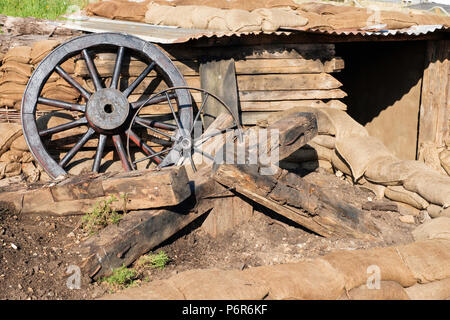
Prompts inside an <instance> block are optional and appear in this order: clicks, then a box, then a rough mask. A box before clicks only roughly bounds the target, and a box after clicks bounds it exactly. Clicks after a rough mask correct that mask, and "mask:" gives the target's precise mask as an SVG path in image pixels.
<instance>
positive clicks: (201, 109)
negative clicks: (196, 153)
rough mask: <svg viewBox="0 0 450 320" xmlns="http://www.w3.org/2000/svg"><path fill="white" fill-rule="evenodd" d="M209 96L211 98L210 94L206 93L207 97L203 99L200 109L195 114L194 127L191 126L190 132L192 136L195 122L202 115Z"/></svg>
mask: <svg viewBox="0 0 450 320" xmlns="http://www.w3.org/2000/svg"><path fill="white" fill-rule="evenodd" d="M208 98H209V94H208V93H206V95H205V99H203V102H202V105H201V106H200V109H199V110H198V113H197V115H196V116H195V119H194V122H192V128H191V132H190V134H191V136H192V132H193V131H194V128H195V123H196V122H197V120H198V117H200V113H202V111H203V108H204V107H205V104H206V101H207V100H208Z"/></svg>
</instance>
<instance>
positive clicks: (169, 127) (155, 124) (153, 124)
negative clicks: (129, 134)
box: [136, 117, 177, 131]
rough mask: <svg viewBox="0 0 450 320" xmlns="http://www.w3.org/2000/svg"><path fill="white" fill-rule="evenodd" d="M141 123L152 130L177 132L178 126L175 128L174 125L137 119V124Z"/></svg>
mask: <svg viewBox="0 0 450 320" xmlns="http://www.w3.org/2000/svg"><path fill="white" fill-rule="evenodd" d="M137 121H139V122H140V123H143V124H145V125H147V126H150V127H152V128H159V129H164V130H172V131H173V130H177V126H174V125H173V124H169V123H164V122H159V121H155V120H151V119H145V118H141V117H136V122H137Z"/></svg>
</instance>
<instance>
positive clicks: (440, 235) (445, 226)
mask: <svg viewBox="0 0 450 320" xmlns="http://www.w3.org/2000/svg"><path fill="white" fill-rule="evenodd" d="M413 236H414V239H415V240H416V241H421V240H431V239H444V240H450V218H449V217H438V218H436V219H432V220H428V221H427V222H425V223H424V224H422V225H420V226H418V227H417V228H416V229H415V230H414V231H413Z"/></svg>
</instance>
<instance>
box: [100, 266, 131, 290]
mask: <svg viewBox="0 0 450 320" xmlns="http://www.w3.org/2000/svg"><path fill="white" fill-rule="evenodd" d="M136 275H137V272H136V270H134V269H128V268H127V267H125V266H122V267H120V268H116V269H114V270H113V271H112V274H111V275H110V276H109V277H104V278H102V279H100V282H105V283H107V284H109V285H110V286H112V287H113V288H120V289H121V288H128V287H130V286H132V285H134V283H135V278H136Z"/></svg>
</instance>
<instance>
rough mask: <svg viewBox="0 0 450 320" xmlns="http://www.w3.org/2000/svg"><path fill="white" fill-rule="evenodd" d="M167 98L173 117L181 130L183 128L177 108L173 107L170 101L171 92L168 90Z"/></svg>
mask: <svg viewBox="0 0 450 320" xmlns="http://www.w3.org/2000/svg"><path fill="white" fill-rule="evenodd" d="M166 98H167V102H169V107H170V110H171V111H172V114H173V118H174V119H175V123H176V124H177V127H178V128H179V129H180V130H181V129H182V128H181V125H180V122H179V121H178V118H177V113H176V112H175V109H174V108H173V105H172V102H170V98H169V94H168V93H167V92H166Z"/></svg>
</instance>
